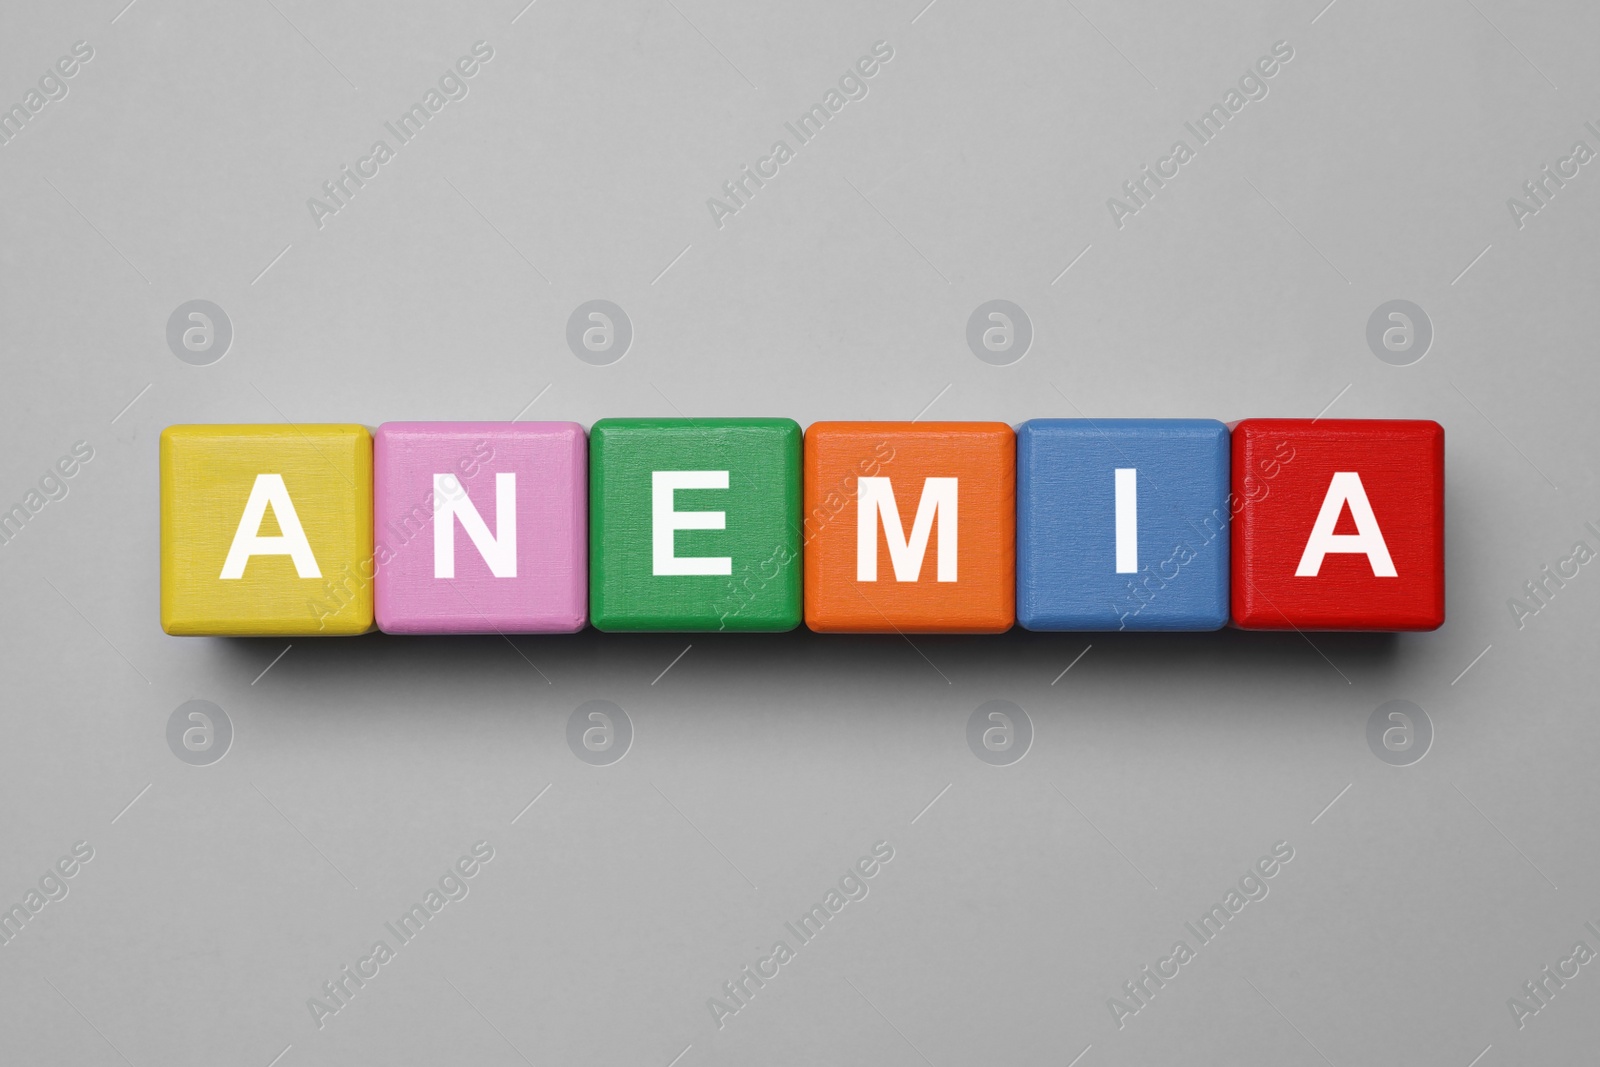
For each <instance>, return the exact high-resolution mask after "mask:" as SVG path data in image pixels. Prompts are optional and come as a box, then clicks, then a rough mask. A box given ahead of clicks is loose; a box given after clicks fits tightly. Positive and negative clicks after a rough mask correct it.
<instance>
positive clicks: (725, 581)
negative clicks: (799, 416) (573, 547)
mask: <svg viewBox="0 0 1600 1067" xmlns="http://www.w3.org/2000/svg"><path fill="white" fill-rule="evenodd" d="M800 442H801V435H800V426H799V424H798V423H796V422H795V421H794V420H792V419H601V420H600V421H599V422H597V423H595V424H594V426H593V427H592V428H591V430H590V432H589V508H590V512H589V617H590V620H591V621H592V622H593V624H594V626H595V627H596V628H597V629H600V630H658V631H659V630H667V631H673V630H679V631H701V630H730V631H737V630H791V629H793V628H794V627H796V626H798V625H799V624H800V618H801V608H800V587H801V586H800ZM657 474H661V475H662V476H663V477H664V479H665V480H664V481H663V485H665V484H667V482H679V483H681V482H683V481H685V480H689V481H694V480H700V481H721V482H722V484H724V485H725V486H726V488H675V489H668V490H666V491H665V492H664V494H663V495H662V496H659V497H658V490H657V478H656V475H657ZM658 499H661V500H664V503H665V508H666V510H665V512H663V513H662V515H663V517H664V518H668V519H669V521H668V523H667V526H666V528H665V540H664V541H663V542H662V545H661V547H662V549H663V551H664V552H665V553H666V554H667V555H668V556H670V557H671V560H670V561H665V570H666V572H665V573H657V572H658V571H661V570H663V567H662V566H659V565H658V564H660V563H662V562H663V561H660V560H658V558H657V555H658V554H657V551H656V549H657V526H658V523H657V501H658ZM674 513H676V517H675V518H671V517H670V516H672V515H673V514H674ZM696 513H700V514H699V515H698V517H697V516H696ZM705 513H710V514H705ZM716 513H720V519H719V518H718V517H717V515H716ZM674 526H675V527H677V528H676V529H674V528H673V527H674ZM696 526H698V527H699V528H695V527H696ZM696 561H698V562H696ZM696 568H698V569H700V570H703V571H705V572H706V573H698V574H688V573H673V572H672V571H673V570H686V569H696ZM714 571H721V573H712V572H714Z"/></svg>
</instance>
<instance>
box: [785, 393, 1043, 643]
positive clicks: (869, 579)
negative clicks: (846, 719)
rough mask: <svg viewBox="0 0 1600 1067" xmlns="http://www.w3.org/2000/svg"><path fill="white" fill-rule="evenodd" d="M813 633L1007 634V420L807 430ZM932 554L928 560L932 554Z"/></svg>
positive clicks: (1011, 575)
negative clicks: (1001, 421) (1004, 421)
mask: <svg viewBox="0 0 1600 1067" xmlns="http://www.w3.org/2000/svg"><path fill="white" fill-rule="evenodd" d="M805 474H806V485H805V490H806V509H805V537H806V550H805V551H806V556H805V559H806V574H805V576H806V625H807V626H809V627H811V629H813V630H817V631H821V632H824V633H847V632H858V633H1000V632H1002V631H1004V630H1008V629H1010V628H1011V625H1012V622H1013V621H1014V618H1015V614H1014V610H1013V609H1014V605H1015V599H1016V574H1015V566H1014V564H1015V553H1016V544H1015V532H1016V497H1015V489H1016V486H1015V475H1016V435H1015V434H1014V433H1012V431H1011V427H1009V426H1007V425H1006V424H1004V423H1000V422H929V423H919V422H819V423H816V424H814V425H812V426H811V427H810V428H809V429H808V430H806V438H805ZM930 557H931V558H930Z"/></svg>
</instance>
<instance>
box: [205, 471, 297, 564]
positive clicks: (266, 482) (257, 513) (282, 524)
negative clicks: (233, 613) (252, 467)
mask: <svg viewBox="0 0 1600 1067" xmlns="http://www.w3.org/2000/svg"><path fill="white" fill-rule="evenodd" d="M268 504H271V505H272V514H273V516H274V517H276V518H277V520H278V529H279V530H282V531H283V532H282V534H281V535H279V536H277V537H262V536H261V520H262V519H264V518H266V517H267V505H268ZM251 556H288V557H289V558H290V559H292V560H294V572H295V574H296V575H298V576H299V577H301V578H321V577H322V571H321V570H319V569H318V568H317V557H316V556H314V555H312V554H311V542H310V541H307V540H306V532H305V530H303V529H302V528H301V527H300V516H298V515H296V514H295V513H294V501H292V500H290V499H289V489H288V487H287V486H286V485H284V484H283V475H281V474H258V475H256V480H255V484H254V485H252V486H251V487H250V499H249V500H248V501H246V502H245V505H244V514H243V515H241V516H239V528H238V529H236V530H234V532H233V544H232V545H230V546H229V547H228V558H227V559H226V560H224V561H223V564H222V575H221V576H222V577H223V578H243V577H244V565H245V564H246V563H249V562H250V557H251Z"/></svg>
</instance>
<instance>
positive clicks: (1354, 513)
mask: <svg viewBox="0 0 1600 1067" xmlns="http://www.w3.org/2000/svg"><path fill="white" fill-rule="evenodd" d="M1346 504H1349V505H1350V517H1351V518H1352V519H1354V520H1355V524H1356V532H1355V533H1353V534H1336V533H1334V532H1333V530H1334V527H1336V526H1338V525H1339V516H1340V515H1341V514H1343V512H1344V506H1345V505H1346ZM1330 552H1333V553H1346V552H1353V553H1358V554H1360V555H1364V556H1366V557H1367V562H1368V563H1369V564H1371V566H1372V574H1373V577H1375V578H1398V577H1399V574H1398V573H1396V571H1395V569H1394V560H1392V559H1390V558H1389V546H1388V545H1387V544H1385V543H1384V540H1383V531H1382V530H1380V529H1379V528H1378V519H1377V516H1375V515H1373V514H1372V505H1371V504H1370V503H1368V502H1367V491H1366V489H1364V488H1362V485H1361V475H1359V474H1357V473H1356V472H1355V471H1339V472H1338V473H1336V474H1335V475H1334V476H1333V480H1332V481H1331V482H1329V483H1328V495H1327V496H1325V497H1323V498H1322V510H1321V511H1319V512H1317V521H1316V522H1315V523H1313V524H1312V527H1311V536H1310V538H1308V539H1307V540H1306V550H1305V552H1304V553H1303V554H1302V555H1301V556H1300V566H1298V567H1296V568H1295V571H1294V575H1295V577H1296V578H1315V577H1316V576H1317V573H1318V572H1319V571H1321V570H1322V557H1323V556H1325V555H1327V554H1328V553H1330Z"/></svg>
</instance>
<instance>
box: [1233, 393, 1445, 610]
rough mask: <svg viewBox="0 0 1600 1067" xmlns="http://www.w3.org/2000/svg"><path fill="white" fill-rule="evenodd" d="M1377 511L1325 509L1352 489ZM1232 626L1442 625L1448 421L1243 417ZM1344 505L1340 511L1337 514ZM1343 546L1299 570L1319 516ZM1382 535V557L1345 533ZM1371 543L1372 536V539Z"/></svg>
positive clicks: (1236, 476) (1236, 442) (1236, 474)
mask: <svg viewBox="0 0 1600 1067" xmlns="http://www.w3.org/2000/svg"><path fill="white" fill-rule="evenodd" d="M1341 474H1343V475H1351V474H1353V475H1355V476H1357V477H1358V478H1359V483H1360V489H1361V493H1362V494H1363V495H1364V496H1365V498H1366V500H1367V503H1368V504H1369V505H1370V508H1371V519H1370V522H1365V523H1364V522H1363V520H1362V518H1361V517H1360V516H1359V515H1358V511H1361V510H1364V509H1360V508H1359V505H1358V504H1357V503H1356V502H1354V501H1350V502H1343V503H1341V502H1340V499H1341V498H1340V497H1337V496H1336V498H1335V501H1334V507H1325V505H1327V503H1328V500H1329V495H1330V490H1336V489H1337V488H1338V486H1339V485H1340V484H1343V485H1345V486H1353V485H1354V482H1353V481H1352V480H1351V479H1349V478H1340V479H1338V481H1337V482H1336V478H1337V476H1339V475H1341ZM1232 478H1233V493H1234V505H1233V506H1234V508H1235V509H1236V513H1235V515H1234V519H1233V582H1232V587H1233V588H1232V599H1233V622H1234V625H1236V626H1238V627H1241V628H1243V629H1248V630H1286V629H1290V628H1294V629H1299V630H1433V629H1437V628H1438V627H1439V626H1440V625H1442V624H1443V622H1444V580H1445V579H1444V428H1443V427H1441V426H1440V425H1439V424H1438V423H1436V422H1429V421H1418V420H1393V421H1387V420H1371V419H1321V420H1308V419H1246V420H1244V421H1243V422H1239V423H1237V424H1235V425H1234V427H1233V472H1232ZM1335 508H1336V510H1335ZM1325 510H1326V511H1327V512H1328V515H1327V521H1328V522H1329V523H1331V524H1332V525H1331V531H1332V534H1333V535H1334V543H1335V544H1336V545H1337V546H1339V547H1340V548H1341V550H1340V551H1336V552H1329V553H1328V554H1326V555H1323V556H1322V557H1321V559H1320V561H1317V562H1316V564H1315V565H1316V568H1317V573H1316V574H1315V576H1312V575H1310V574H1297V571H1300V570H1302V569H1304V567H1305V565H1306V564H1307V563H1308V561H1307V559H1306V555H1307V552H1306V549H1307V545H1308V542H1309V541H1310V540H1311V538H1312V534H1313V531H1314V530H1315V529H1316V528H1317V524H1318V519H1319V516H1322V515H1323V513H1324V511H1325ZM1363 525H1367V526H1374V525H1375V528H1376V530H1378V531H1381V538H1382V546H1383V551H1385V552H1387V555H1388V557H1389V560H1388V562H1389V563H1391V564H1392V569H1393V576H1385V575H1384V574H1382V573H1380V572H1382V571H1384V570H1386V569H1388V568H1386V567H1385V566H1384V560H1383V559H1382V554H1381V553H1373V552H1367V551H1360V552H1357V551H1348V550H1345V549H1348V548H1349V547H1352V543H1351V542H1349V541H1344V540H1341V539H1345V538H1353V537H1357V536H1361V535H1362V534H1363V533H1364V532H1366V531H1364V530H1363V529H1362V526H1363ZM1369 543H1370V542H1369Z"/></svg>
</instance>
